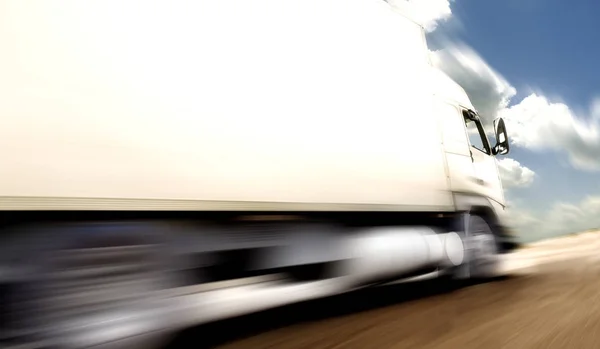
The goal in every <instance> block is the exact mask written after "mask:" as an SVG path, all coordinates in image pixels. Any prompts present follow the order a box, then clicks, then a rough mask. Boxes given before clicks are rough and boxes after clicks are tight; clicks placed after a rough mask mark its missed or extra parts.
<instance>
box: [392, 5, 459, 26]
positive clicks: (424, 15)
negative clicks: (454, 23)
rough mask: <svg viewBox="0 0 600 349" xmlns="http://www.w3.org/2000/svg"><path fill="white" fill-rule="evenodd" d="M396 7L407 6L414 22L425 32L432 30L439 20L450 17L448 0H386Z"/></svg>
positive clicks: (450, 11)
mask: <svg viewBox="0 0 600 349" xmlns="http://www.w3.org/2000/svg"><path fill="white" fill-rule="evenodd" d="M386 1H388V2H389V3H390V4H392V5H394V6H398V7H400V6H401V7H404V8H408V9H409V10H410V14H411V16H412V18H413V20H415V21H416V22H418V23H420V24H421V25H422V26H423V27H424V28H425V30H426V31H427V32H432V31H434V30H435V29H436V28H437V26H438V24H439V23H440V22H443V21H446V20H448V19H449V18H450V17H452V10H451V9H450V0H386Z"/></svg>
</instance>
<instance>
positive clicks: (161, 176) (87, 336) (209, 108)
mask: <svg viewBox="0 0 600 349" xmlns="http://www.w3.org/2000/svg"><path fill="white" fill-rule="evenodd" d="M405 5H406V6H405ZM408 5H409V4H408V3H407V4H403V3H402V2H401V1H396V2H395V5H394V6H391V5H390V4H388V3H386V2H384V1H381V0H286V1H283V0H253V1H247V0H228V1H221V0H210V1H209V0H204V1H192V2H184V1H173V2H166V1H165V2H132V1H85V2H78V1H62V0H56V1H48V2H41V1H40V2H35V3H33V2H23V1H20V0H7V1H5V2H3V5H2V6H3V9H2V11H0V12H1V15H0V16H1V17H0V18H2V19H1V20H0V42H2V43H3V49H4V50H3V51H4V52H3V54H2V56H1V57H0V76H2V79H0V91H1V96H2V102H1V103H0V117H1V118H2V119H1V120H2V127H0V152H1V159H2V166H1V167H0V173H1V175H0V217H1V219H0V230H1V231H2V239H3V242H2V244H0V284H1V285H2V288H1V291H0V292H2V297H0V299H1V300H2V301H1V302H2V304H1V308H0V315H1V318H2V319H1V321H2V330H1V331H0V332H1V334H0V336H1V338H0V341H1V342H0V343H2V344H1V346H3V347H11V346H14V347H22V345H26V346H27V347H89V346H101V345H105V346H107V347H116V346H121V347H132V346H133V345H134V344H135V343H138V344H139V343H141V342H140V341H143V340H146V339H150V340H151V342H146V344H145V345H143V347H145V348H150V347H151V345H150V344H148V343H151V344H156V343H158V342H155V341H154V340H155V338H156V337H157V336H163V335H164V334H167V333H173V332H175V331H178V330H181V329H183V328H186V327H190V326H194V325H197V324H201V323H206V322H210V321H215V320H218V319H223V318H228V317H233V316H237V315H241V314H245V313H250V312H256V311H260V310H263V309H267V308H271V307H276V306H280V305H284V304H288V303H293V302H300V301H304V300H308V299H314V298H319V297H324V296H329V295H333V294H337V293H342V292H347V291H350V290H353V289H356V288H360V287H366V286H372V285H381V284H384V283H386V282H390V281H393V280H400V279H403V278H407V277H411V276H415V275H433V276H435V275H438V276H439V275H446V276H450V277H453V278H457V279H468V278H486V277H492V276H494V275H495V273H496V272H497V266H498V260H499V256H500V255H501V254H503V253H507V252H509V251H511V250H512V249H513V248H514V247H515V246H516V245H515V242H514V241H515V239H514V237H513V236H511V235H510V234H509V233H508V232H507V229H506V226H507V224H506V219H507V217H506V214H505V201H504V196H503V189H502V184H501V182H500V178H499V173H498V168H497V164H496V159H495V157H496V156H498V155H503V154H506V153H507V152H508V151H509V145H508V137H507V134H506V129H505V127H504V122H503V121H502V120H496V122H495V124H494V129H493V130H492V132H493V133H495V138H496V139H495V141H494V143H493V144H492V143H491V142H490V141H489V140H488V133H487V132H486V130H485V129H484V125H482V122H481V121H480V118H479V115H478V114H477V112H476V111H475V108H474V107H473V105H471V102H470V101H469V98H468V96H467V94H466V93H465V91H464V90H463V89H462V88H461V87H460V86H459V85H458V84H456V83H455V82H454V81H452V80H451V79H450V78H449V77H448V76H446V75H445V74H444V73H442V72H441V71H439V70H437V69H436V68H434V67H433V66H432V65H431V63H430V60H429V51H428V48H427V44H426V41H425V35H424V31H423V29H422V27H421V26H420V25H419V24H418V23H416V22H414V21H413V20H411V15H410V7H409V6H408ZM487 131H489V130H487ZM492 138H493V137H492Z"/></svg>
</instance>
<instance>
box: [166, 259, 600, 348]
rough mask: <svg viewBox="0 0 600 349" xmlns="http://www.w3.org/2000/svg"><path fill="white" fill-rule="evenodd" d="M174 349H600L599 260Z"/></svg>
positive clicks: (358, 302) (334, 311) (401, 292)
mask: <svg viewBox="0 0 600 349" xmlns="http://www.w3.org/2000/svg"><path fill="white" fill-rule="evenodd" d="M173 346H174V347H178V348H219V349H240V348H273V349H275V348H277V349H300V348H310V349H317V348H328V349H334V348H357V349H359V348H360V349H366V348H369V349H372V348H395V349H400V348H486V349H492V348H511V349H513V348H557V349H558V348H560V349H565V348H600V261H599V260H598V258H597V257H594V258H591V257H589V256H587V257H582V256H578V257H572V258H569V259H568V260H566V261H565V260H563V261H555V262H549V263H546V264H544V265H541V266H539V267H537V269H536V271H535V273H530V274H525V275H519V276H513V277H510V278H507V279H503V280H498V281H494V282H490V283H486V284H479V285H473V286H469V287H464V288H459V289H452V287H449V285H448V284H447V283H443V282H441V281H437V280H436V281H426V282H419V283H413V284H401V285H394V286H387V287H383V288H375V289H367V290H361V291H357V292H353V293H350V294H346V295H342V296H336V297H330V298H327V299H323V300H318V301H311V302H306V303H301V304H296V305H292V306H287V307H284V308H280V309H275V310H271V311H267V312H263V313H259V314H253V315H250V316H245V317H243V318H239V319H234V320H227V321H224V322H220V323H216V324H211V325H207V326H201V327H198V328H194V329H191V330H189V331H186V332H185V333H183V334H182V335H180V336H179V337H178V338H177V339H176V340H175V342H173Z"/></svg>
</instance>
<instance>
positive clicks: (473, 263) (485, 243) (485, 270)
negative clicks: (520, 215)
mask: <svg viewBox="0 0 600 349" xmlns="http://www.w3.org/2000/svg"><path fill="white" fill-rule="evenodd" d="M465 237H466V239H467V251H466V252H467V253H466V255H467V258H468V259H467V267H468V273H469V278H470V279H472V280H481V281H484V280H490V279H493V278H496V277H498V276H500V253H499V249H498V241H497V239H496V235H495V234H494V232H493V230H492V228H491V227H490V225H489V223H488V222H487V221H486V220H485V219H484V218H483V217H481V216H477V215H469V216H468V220H467V227H466V232H465Z"/></svg>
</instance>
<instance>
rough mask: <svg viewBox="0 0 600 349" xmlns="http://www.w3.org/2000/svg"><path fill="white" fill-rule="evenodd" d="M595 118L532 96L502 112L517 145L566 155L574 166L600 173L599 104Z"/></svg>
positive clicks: (596, 103) (594, 114)
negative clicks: (577, 113)
mask: <svg viewBox="0 0 600 349" xmlns="http://www.w3.org/2000/svg"><path fill="white" fill-rule="evenodd" d="M591 114H592V118H590V119H589V120H585V119H582V118H578V117H577V116H576V115H575V114H574V113H573V112H572V111H571V110H570V109H569V107H568V106H567V105H565V104H563V103H551V102H549V101H548V99H546V98H545V97H543V96H538V95H536V94H532V95H530V96H528V97H526V98H525V99H523V100H522V101H521V102H520V103H519V104H517V105H514V106H512V107H510V108H506V109H504V110H502V111H501V112H499V116H502V117H503V118H504V119H505V120H506V125H507V130H508V132H509V134H510V137H511V138H512V141H513V142H514V144H515V145H519V146H522V147H524V148H529V149H532V150H555V151H563V152H565V153H567V155H568V157H569V160H570V163H571V165H573V166H574V167H575V168H577V169H581V170H600V118H599V116H600V103H599V102H598V101H595V102H594V103H593V104H592V112H591Z"/></svg>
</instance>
